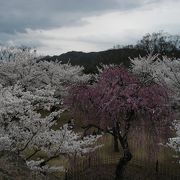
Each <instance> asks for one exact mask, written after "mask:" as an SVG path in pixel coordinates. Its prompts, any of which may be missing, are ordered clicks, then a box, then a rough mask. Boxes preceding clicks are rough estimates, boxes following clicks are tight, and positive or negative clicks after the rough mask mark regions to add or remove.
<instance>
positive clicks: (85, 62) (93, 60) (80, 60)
mask: <svg viewBox="0 0 180 180" xmlns="http://www.w3.org/2000/svg"><path fill="white" fill-rule="evenodd" d="M139 55H141V56H144V55H146V51H144V50H140V49H134V48H122V49H111V50H106V51H100V52H90V53H85V52H77V51H71V52H67V53H64V54H61V55H59V56H46V57H44V58H43V60H47V61H51V60H52V61H55V60H58V61H62V63H67V62H68V61H69V62H70V63H71V64H72V65H81V66H84V67H85V72H86V73H92V72H95V71H96V66H97V65H99V64H101V63H103V64H112V63H114V64H120V63H122V64H124V65H125V66H126V67H129V66H130V60H129V58H134V57H138V56H139Z"/></svg>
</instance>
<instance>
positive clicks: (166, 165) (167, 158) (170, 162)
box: [28, 112, 180, 180]
mask: <svg viewBox="0 0 180 180" xmlns="http://www.w3.org/2000/svg"><path fill="white" fill-rule="evenodd" d="M70 119H71V115H69V113H68V112H64V113H63V114H62V115H61V117H60V119H59V120H58V121H57V123H56V124H55V125H54V126H53V129H59V127H61V126H62V125H63V124H64V123H67V122H68V121H69V120H70ZM81 124H82V123H81V121H80V120H78V121H76V125H75V131H76V132H82V129H81V128H80V126H81ZM134 134H136V135H134ZM143 138H144V139H143ZM97 144H103V147H102V148H100V149H98V150H97V151H96V152H94V153H93V154H92V155H90V156H91V165H90V168H89V169H88V168H86V170H87V171H89V172H91V174H92V176H93V175H94V176H96V175H97V174H98V172H99V173H100V172H101V171H105V172H106V171H107V169H109V170H108V172H107V174H106V175H105V176H108V173H109V174H112V175H111V176H113V174H114V170H115V166H116V164H117V162H118V160H119V158H120V156H121V155H122V151H120V152H119V153H115V152H114V151H113V138H112V136H111V135H104V136H103V137H102V138H101V139H100V140H99V141H98V143H97ZM129 144H130V149H131V151H132V154H133V159H132V161H131V162H130V163H129V164H128V168H127V170H126V176H127V177H129V178H130V177H131V176H133V177H134V178H135V176H136V177H140V176H141V177H144V180H145V179H147V180H154V179H159V178H160V177H158V176H161V179H164V180H166V177H169V176H170V177H173V176H174V177H175V176H177V175H179V177H180V165H179V164H177V162H175V160H174V159H173V158H172V156H173V155H177V153H175V152H174V151H173V150H172V149H169V148H166V147H160V148H158V149H159V151H157V146H156V147H154V148H153V145H152V144H153V139H152V138H151V136H149V134H147V132H146V131H144V130H143V129H141V130H138V131H137V130H135V132H133V133H131V134H130V136H129ZM28 153H29V152H28ZM44 156H45V155H44V153H43V152H39V153H38V154H37V155H36V156H35V158H40V157H41V158H43V157H44ZM93 158H94V159H93ZM157 160H158V168H159V175H157V174H155V169H156V162H157ZM75 161H76V162H74V165H76V166H75V167H76V173H78V174H80V173H81V170H82V169H83V166H87V167H89V164H88V163H89V162H88V159H87V156H85V157H82V158H78V159H76V160H75ZM77 162H78V163H79V164H77ZM49 164H50V165H53V166H64V167H65V168H70V166H72V164H71V163H70V161H69V159H68V158H66V157H63V156H62V157H59V158H56V159H53V160H51V161H50V162H49ZM78 167H79V168H78ZM103 167H104V169H103ZM99 168H100V169H99ZM105 169H106V170H105ZM89 172H86V173H87V174H88V173H89ZM93 172H94V173H93ZM101 174H103V172H101ZM133 174H134V175H133ZM54 175H55V176H56V177H58V178H59V179H63V178H64V173H62V172H57V173H55V174H54ZM83 176H84V177H86V176H87V175H86V174H84V175H83ZM109 176H110V175H109ZM85 179H86V180H88V178H87V177H86V178H85ZM139 179H140V178H139ZM174 179H175V178H174ZM104 180H105V179H104ZM133 180H134V179H133Z"/></svg>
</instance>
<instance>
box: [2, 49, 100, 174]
mask: <svg viewBox="0 0 180 180" xmlns="http://www.w3.org/2000/svg"><path fill="white" fill-rule="evenodd" d="M6 50H7V54H8V52H11V51H13V53H14V54H15V55H14V56H13V57H14V58H12V59H7V58H4V59H1V61H0V151H2V150H9V151H15V152H17V153H18V154H20V155H24V152H25V151H26V150H31V151H32V154H29V156H28V157H27V156H26V157H25V156H24V158H25V159H26V161H27V164H28V166H29V167H30V168H31V169H35V170H40V171H49V170H52V171H53V170H62V167H50V166H48V164H47V163H48V162H49V161H50V160H52V159H54V158H57V157H59V156H60V155H68V156H69V155H73V154H74V153H75V154H79V155H80V154H84V153H87V152H90V151H93V150H95V149H96V148H97V147H98V146H95V147H94V146H93V144H94V142H96V140H97V139H98V136H89V137H82V135H81V134H78V133H75V132H73V131H72V130H70V129H69V128H68V126H67V125H66V124H65V125H64V126H62V127H60V128H59V129H58V130H54V129H53V125H54V124H55V123H56V121H57V119H58V117H60V115H61V113H62V112H63V111H64V110H65V107H64V106H63V98H64V96H66V95H67V90H68V88H69V86H70V85H72V84H74V83H77V82H86V81H88V80H89V78H90V76H89V75H84V74H83V72H82V71H83V68H82V67H79V66H71V65H70V64H61V63H58V62H46V61H40V60H39V58H37V57H36V58H34V56H33V55H31V52H30V51H28V52H26V53H25V54H23V53H24V51H20V53H19V51H18V50H17V49H10V50H9V49H6ZM22 52H23V53H22ZM16 53H17V54H16ZM18 53H19V54H18ZM21 53H22V54H21ZM7 57H8V56H7ZM52 107H56V108H55V109H53V110H52ZM39 110H47V111H48V112H49V113H48V115H46V116H45V117H44V116H42V114H41V113H39ZM40 151H41V152H44V153H45V154H46V158H45V159H41V160H32V159H33V158H34V156H35V155H36V154H37V153H38V152H40Z"/></svg>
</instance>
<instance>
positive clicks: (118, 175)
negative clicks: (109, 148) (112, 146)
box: [115, 141, 132, 180]
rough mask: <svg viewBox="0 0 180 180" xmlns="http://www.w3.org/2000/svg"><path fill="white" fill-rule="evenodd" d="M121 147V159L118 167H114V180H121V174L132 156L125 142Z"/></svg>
mask: <svg viewBox="0 0 180 180" xmlns="http://www.w3.org/2000/svg"><path fill="white" fill-rule="evenodd" d="M121 145H122V143H121ZM122 147H123V157H122V158H120V160H119V162H118V165H117V167H116V178H115V180H121V179H123V172H124V170H125V167H126V165H127V164H128V162H129V161H130V160H131V159H132V154H131V152H130V150H129V147H128V143H127V141H126V142H123V145H122Z"/></svg>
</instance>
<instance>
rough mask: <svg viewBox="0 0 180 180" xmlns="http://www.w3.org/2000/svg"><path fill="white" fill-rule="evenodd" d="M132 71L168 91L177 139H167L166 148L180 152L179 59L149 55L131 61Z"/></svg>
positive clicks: (145, 80)
mask: <svg viewBox="0 0 180 180" xmlns="http://www.w3.org/2000/svg"><path fill="white" fill-rule="evenodd" d="M131 63H132V71H133V72H134V73H136V74H138V75H139V76H140V77H141V78H142V80H143V81H144V82H149V83H151V81H152V80H153V81H155V82H156V83H158V84H161V85H164V86H165V87H166V88H168V89H169V95H170V96H169V97H170V98H171V106H172V107H173V108H174V110H175V112H176V116H177V117H176V120H174V122H173V123H172V125H173V126H174V130H175V131H176V134H177V137H174V138H169V143H168V146H170V147H171V148H173V149H175V150H176V151H179V152H180V119H179V115H180V59H171V58H167V57H165V56H164V57H163V58H162V59H159V58H158V55H154V56H152V55H149V56H146V57H138V58H135V59H131Z"/></svg>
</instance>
